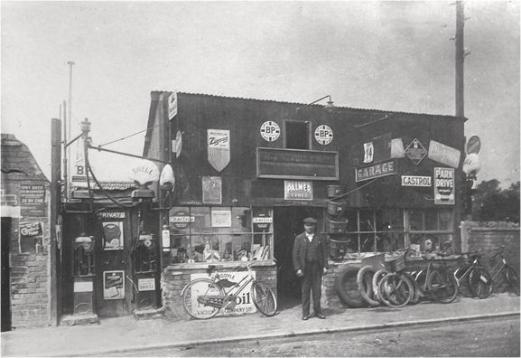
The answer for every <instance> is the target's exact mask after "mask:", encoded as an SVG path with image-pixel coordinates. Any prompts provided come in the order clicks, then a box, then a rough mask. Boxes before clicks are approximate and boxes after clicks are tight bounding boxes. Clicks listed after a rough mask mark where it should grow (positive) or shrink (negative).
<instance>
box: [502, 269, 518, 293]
mask: <svg viewBox="0 0 521 358" xmlns="http://www.w3.org/2000/svg"><path fill="white" fill-rule="evenodd" d="M504 274H505V280H506V282H508V284H509V286H510V288H511V289H512V292H514V293H515V294H516V295H518V296H519V275H518V274H517V272H516V270H514V269H513V268H512V267H510V266H508V265H507V266H505V270H504Z"/></svg>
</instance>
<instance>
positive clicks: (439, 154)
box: [429, 140, 461, 168]
mask: <svg viewBox="0 0 521 358" xmlns="http://www.w3.org/2000/svg"><path fill="white" fill-rule="evenodd" d="M460 155H461V153H460V151H459V150H457V149H456V148H452V147H449V146H448V145H445V144H442V143H439V142H436V141H435V140H431V141H430V144H429V159H431V160H434V161H436V162H438V163H442V164H445V165H448V166H451V167H453V168H457V167H458V166H459V161H460Z"/></svg>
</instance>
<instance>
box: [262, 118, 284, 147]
mask: <svg viewBox="0 0 521 358" xmlns="http://www.w3.org/2000/svg"><path fill="white" fill-rule="evenodd" d="M260 134H261V137H262V138H263V139H264V140H265V141H267V142H274V141H276V140H277V139H278V138H279V136H280V127H279V125H278V124H277V122H273V121H267V122H264V123H262V125H261V127H260Z"/></svg>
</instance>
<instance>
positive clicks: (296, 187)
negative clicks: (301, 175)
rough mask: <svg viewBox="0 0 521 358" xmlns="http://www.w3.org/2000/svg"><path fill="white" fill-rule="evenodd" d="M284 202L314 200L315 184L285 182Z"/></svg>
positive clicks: (296, 181)
mask: <svg viewBox="0 0 521 358" xmlns="http://www.w3.org/2000/svg"><path fill="white" fill-rule="evenodd" d="M284 200H313V182H311V181H299V180H284Z"/></svg>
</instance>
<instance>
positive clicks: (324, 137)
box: [315, 124, 333, 145]
mask: <svg viewBox="0 0 521 358" xmlns="http://www.w3.org/2000/svg"><path fill="white" fill-rule="evenodd" d="M315 140H316V141H317V142H318V143H319V144H322V145H328V144H329V143H331V142H332V141H333V130H332V129H331V127H330V126H328V125H325V124H322V125H320V126H318V127H317V129H315Z"/></svg>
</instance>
